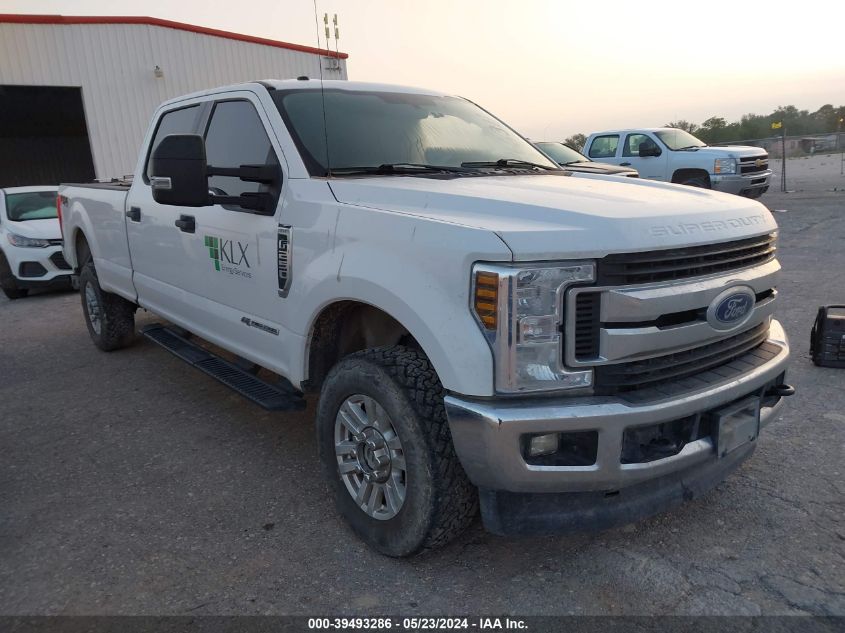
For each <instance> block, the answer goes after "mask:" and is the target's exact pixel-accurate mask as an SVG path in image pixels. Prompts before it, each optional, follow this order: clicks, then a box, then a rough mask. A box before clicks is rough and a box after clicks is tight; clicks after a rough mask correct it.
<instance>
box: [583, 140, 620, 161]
mask: <svg viewBox="0 0 845 633" xmlns="http://www.w3.org/2000/svg"><path fill="white" fill-rule="evenodd" d="M617 147H619V135H618V134H609V135H607V136H597V137H596V138H594V139H593V144H592V145H590V158H612V157H614V156H616V148H617Z"/></svg>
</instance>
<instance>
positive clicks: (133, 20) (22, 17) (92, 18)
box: [0, 13, 349, 59]
mask: <svg viewBox="0 0 845 633" xmlns="http://www.w3.org/2000/svg"><path fill="white" fill-rule="evenodd" d="M4 22H5V23H13V24H142V25H148V26H161V27H164V28H166V29H177V30H179V31H189V32H191V33H200V34H202V35H212V36H214V37H225V38H226V39H230V40H237V41H239V42H249V43H250V44H262V45H264V46H274V47H276V48H287V49H289V50H292V51H299V52H301V53H313V54H315V55H325V56H326V57H338V58H340V59H347V58H348V57H349V55H348V54H347V53H336V52H334V51H329V50H326V49H323V48H315V47H313V46H302V45H301V44H291V43H290V42H280V41H278V40H270V39H267V38H264V37H255V36H253V35H244V34H243V33H232V32H231V31H221V30H219V29H211V28H208V27H205V26H196V25H195V24H185V23H184V22H174V21H172V20H162V19H160V18H150V17H147V16H140V15H26V14H17V13H0V24H2V23H4Z"/></svg>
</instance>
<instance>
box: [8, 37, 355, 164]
mask: <svg viewBox="0 0 845 633" xmlns="http://www.w3.org/2000/svg"><path fill="white" fill-rule="evenodd" d="M320 62H321V58H320V57H318V56H317V55H314V54H311V53H304V52H299V51H293V50H288V49H282V48H275V47H271V46H263V45H261V44H253V43H249V42H240V41H236V40H230V39H226V38H222V37H214V36H209V35H204V34H199V33H190V32H186V31H179V30H176V29H170V28H164V27H160V26H149V25H130V24H76V25H55V24H0V84H16V85H39V86H78V87H81V88H82V99H83V103H84V106H85V116H86V120H87V123H88V132H89V136H90V140H91V149H92V153H93V156H94V167H95V169H96V172H97V177H98V178H111V177H114V176H120V175H123V174H129V173H131V172H132V171H133V170H134V168H135V162H136V160H137V155H138V147H139V145H140V143H141V140H142V138H143V135H144V132H145V131H146V128H147V125H148V124H149V120H150V117H151V116H152V113H153V111H154V110H155V108H156V107H158V105H159V104H160V103H161V102H162V101H164V100H166V99H170V98H173V97H176V96H179V95H181V94H185V93H189V92H195V91H197V90H205V89H207V88H213V87H215V86H221V85H226V84H232V83H238V82H242V81H250V80H253V79H270V78H272V79H285V78H293V77H298V76H300V75H308V76H310V77H317V76H319V72H320V67H319V63H320ZM339 64H340V71H339V72H338V71H335V70H324V71H323V76H324V77H326V78H331V79H346V78H347V74H346V60H344V59H341V60H339ZM156 66H160V67H161V69H162V70H163V71H164V77H162V78H157V77H156V76H155V75H154V74H153V69H154V68H155V67H156Z"/></svg>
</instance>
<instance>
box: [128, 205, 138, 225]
mask: <svg viewBox="0 0 845 633" xmlns="http://www.w3.org/2000/svg"><path fill="white" fill-rule="evenodd" d="M126 217H127V218H129V219H130V220H132V221H133V222H140V221H141V207H129V211H127V212H126Z"/></svg>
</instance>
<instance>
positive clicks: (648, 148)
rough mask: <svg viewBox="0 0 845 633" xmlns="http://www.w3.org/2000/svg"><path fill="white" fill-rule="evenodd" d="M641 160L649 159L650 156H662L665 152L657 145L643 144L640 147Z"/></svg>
mask: <svg viewBox="0 0 845 633" xmlns="http://www.w3.org/2000/svg"><path fill="white" fill-rule="evenodd" d="M639 152H640V158H648V157H649V156H660V155H661V154H662V153H663V151H662V150H661V149H660V148H659V147H657V145H656V144H655V143H643V144H641V145H640V150H639Z"/></svg>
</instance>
